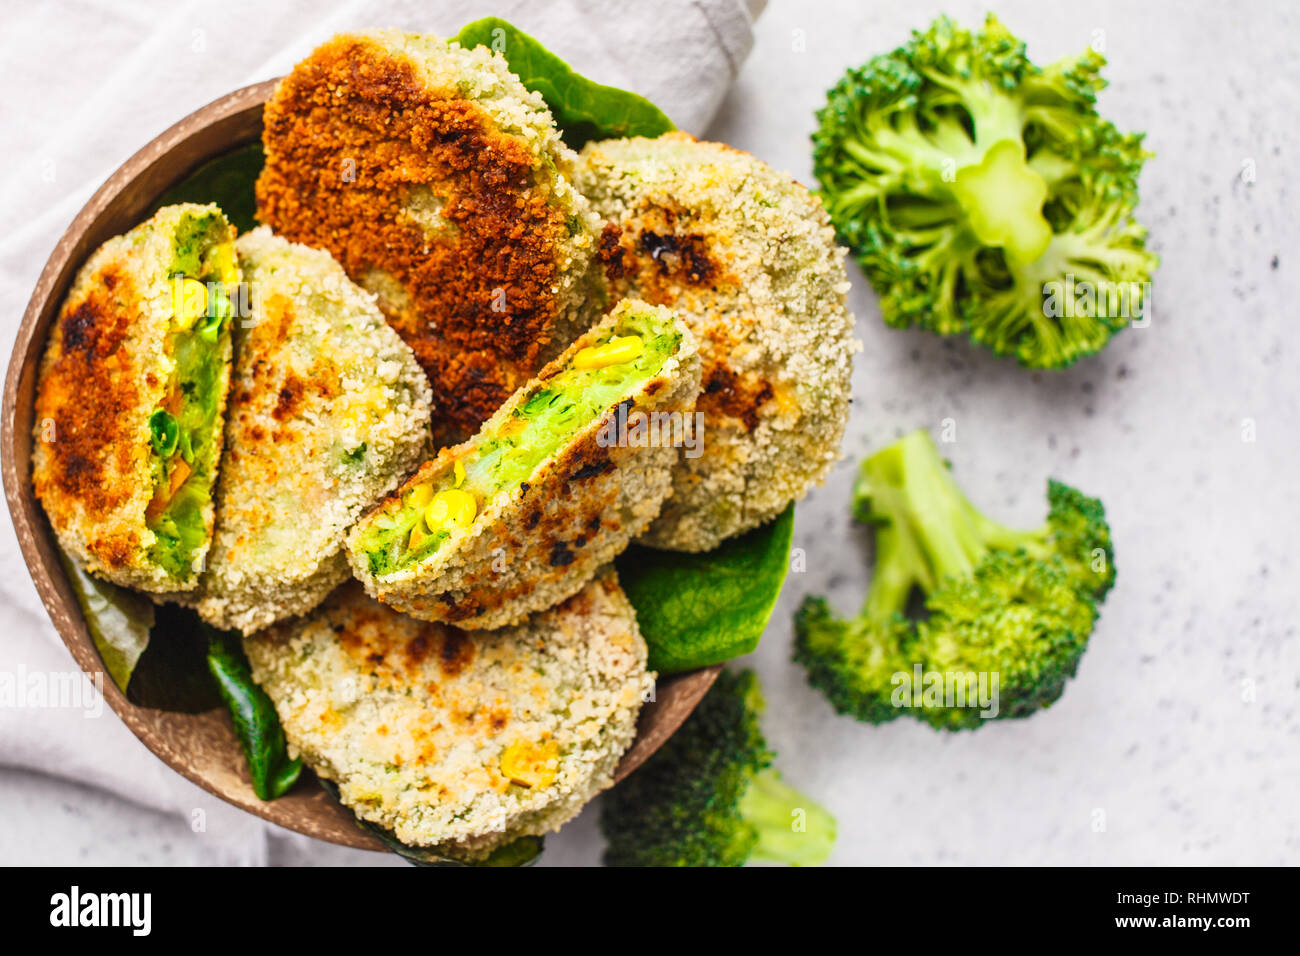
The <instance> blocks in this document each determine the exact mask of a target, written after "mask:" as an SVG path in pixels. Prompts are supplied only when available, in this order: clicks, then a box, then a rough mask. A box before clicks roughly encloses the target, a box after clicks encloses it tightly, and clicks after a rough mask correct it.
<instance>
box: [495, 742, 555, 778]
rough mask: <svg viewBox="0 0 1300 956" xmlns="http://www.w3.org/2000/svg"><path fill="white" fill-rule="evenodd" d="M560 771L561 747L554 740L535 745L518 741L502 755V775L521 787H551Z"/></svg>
mask: <svg viewBox="0 0 1300 956" xmlns="http://www.w3.org/2000/svg"><path fill="white" fill-rule="evenodd" d="M559 769H560V745H559V744H557V743H556V742H555V741H554V740H548V741H546V742H545V743H541V744H534V743H530V742H529V741H527V740H518V741H516V742H515V743H513V744H511V745H510V746H509V747H507V748H506V752H505V753H503V754H502V755H501V773H502V774H504V775H505V776H506V778H507V779H508V780H509V781H510V782H511V783H513V784H518V785H519V786H521V787H529V788H530V789H531V788H538V787H549V786H550V785H551V784H553V783H555V778H556V776H557V775H558V774H559Z"/></svg>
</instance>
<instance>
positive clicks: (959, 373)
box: [0, 0, 1300, 865]
mask: <svg viewBox="0 0 1300 956" xmlns="http://www.w3.org/2000/svg"><path fill="white" fill-rule="evenodd" d="M986 6H992V7H994V8H995V9H996V10H997V12H998V13H999V15H1000V16H1001V17H1002V19H1003V20H1004V22H1006V23H1007V25H1008V26H1010V27H1011V28H1012V29H1013V30H1014V31H1016V32H1017V33H1019V34H1020V35H1021V36H1023V37H1025V38H1026V39H1027V40H1028V41H1029V44H1030V53H1031V55H1032V56H1034V57H1035V58H1036V59H1038V60H1040V61H1047V60H1051V59H1054V58H1056V57H1057V56H1060V55H1063V54H1065V53H1067V52H1074V51H1076V50H1077V49H1080V48H1082V47H1083V46H1085V45H1086V44H1088V43H1089V42H1091V41H1092V40H1093V38H1094V31H1096V30H1103V31H1104V35H1105V43H1106V51H1107V54H1108V56H1109V57H1110V59H1111V61H1112V62H1111V66H1110V67H1109V68H1108V69H1107V74H1106V75H1107V76H1108V77H1109V78H1110V80H1111V83H1112V85H1111V87H1110V89H1109V90H1107V91H1106V92H1105V93H1103V94H1102V101H1101V102H1102V110H1103V112H1104V113H1106V114H1107V115H1108V116H1110V117H1111V118H1113V119H1114V120H1115V121H1116V122H1117V123H1119V124H1120V125H1121V126H1125V127H1134V128H1141V129H1146V130H1147V131H1148V134H1149V136H1148V143H1149V145H1150V147H1151V148H1152V149H1153V150H1154V151H1155V152H1156V153H1157V154H1158V156H1157V158H1156V159H1155V160H1154V161H1153V162H1152V163H1150V164H1149V165H1148V166H1147V169H1146V172H1145V173H1144V176H1143V193H1142V194H1143V197H1144V201H1143V203H1142V206H1141V208H1140V210H1139V214H1140V217H1141V218H1142V219H1143V220H1144V221H1145V222H1146V224H1147V225H1148V226H1149V228H1150V230H1151V233H1152V245H1153V246H1154V248H1155V249H1156V250H1157V251H1159V252H1160V254H1161V255H1162V256H1163V257H1164V264H1163V266H1162V267H1161V269H1160V271H1159V273H1158V275H1157V280H1156V287H1155V294H1154V304H1155V313H1154V320H1153V322H1152V324H1151V326H1150V327H1149V328H1146V329H1138V330H1129V331H1127V332H1125V333H1123V334H1122V335H1121V336H1120V337H1119V338H1118V339H1116V340H1115V341H1114V342H1113V343H1112V344H1111V345H1110V347H1109V348H1108V349H1107V350H1106V351H1105V352H1104V353H1103V354H1102V355H1101V356H1100V357H1098V358H1095V359H1091V360H1087V361H1085V362H1083V363H1081V364H1079V365H1078V366H1077V367H1075V368H1073V369H1071V370H1070V371H1068V372H1065V373H1063V374H1056V375H1031V374H1028V373H1025V372H1024V371H1022V370H1020V369H1018V368H1016V367H1015V366H1013V365H1010V364H1008V363H1006V362H1004V361H1000V360H997V359H993V358H991V357H988V356H987V355H985V354H983V353H979V352H976V351H973V350H972V349H971V348H969V347H967V346H966V345H964V344H962V343H945V342H941V341H939V340H937V339H935V338H933V337H930V336H928V335H925V334H921V333H904V332H898V331H892V330H888V329H886V328H885V327H884V326H883V325H882V324H881V322H880V319H879V314H878V311H877V309H876V306H875V299H874V295H873V294H872V293H871V291H870V290H869V288H868V286H867V285H866V283H865V282H864V281H863V280H862V279H861V276H860V275H859V274H857V273H856V271H854V273H853V278H854V282H855V288H854V293H853V306H854V310H855V312H856V313H857V315H858V320H859V335H860V337H861V338H862V340H863V341H864V343H865V345H866V351H865V353H864V354H862V355H861V356H859V358H858V362H857V368H856V375H855V392H854V395H855V399H854V401H855V406H854V413H853V419H852V422H851V426H850V435H849V437H848V439H847V441H846V448H845V451H846V455H847V456H848V458H849V461H850V462H853V461H856V460H857V459H859V458H860V457H861V456H862V455H863V454H864V453H866V452H868V451H869V450H870V449H873V448H875V447H877V446H879V445H881V444H883V443H885V442H887V441H889V440H890V439H892V438H893V437H895V436H896V435H898V434H901V433H902V432H903V431H905V430H908V429H910V428H913V427H917V426H929V427H932V428H936V429H937V428H938V426H939V423H940V422H941V421H942V420H943V419H945V418H951V419H953V420H954V422H955V426H956V434H957V439H958V440H957V441H956V442H955V443H954V444H952V445H948V446H945V447H944V451H945V453H946V454H947V455H948V456H949V457H950V458H951V459H952V461H953V463H954V466H955V468H956V473H957V475H958V477H959V479H960V480H961V482H962V484H963V486H964V487H965V488H966V489H967V491H968V492H969V493H970V495H971V497H972V498H973V499H974V500H975V501H976V502H977V503H978V504H980V505H981V506H983V507H985V508H986V509H987V510H989V511H990V512H992V513H993V514H995V515H996V516H998V517H1001V518H1004V519H1006V520H1008V521H1019V522H1022V523H1025V524H1031V523H1035V522H1037V520H1038V519H1039V518H1040V517H1041V515H1042V513H1043V510H1044V505H1043V499H1042V492H1043V486H1044V481H1045V479H1046V477H1047V476H1049V475H1054V476H1058V477H1060V478H1062V479H1065V480H1067V481H1069V482H1071V483H1073V484H1076V485H1077V486H1079V487H1080V488H1082V489H1084V490H1086V491H1088V492H1089V493H1092V494H1096V495H1098V496H1100V497H1101V498H1102V499H1103V500H1104V501H1105V503H1106V506H1107V511H1108V515H1109V517H1110V520H1111V524H1112V529H1113V532H1114V537H1115V543H1116V557H1117V566H1118V569H1119V581H1118V585H1117V587H1116V588H1115V590H1114V591H1113V592H1112V594H1111V596H1110V598H1109V601H1108V602H1107V604H1106V606H1105V609H1104V613H1103V616H1102V619H1101V621H1100V624H1099V627H1098V630H1097V632H1096V634H1095V635H1094V638H1093V643H1092V647H1091V648H1090V650H1089V652H1088V654H1087V655H1086V657H1085V658H1084V661H1083V664H1082V667H1081V669H1080V672H1079V676H1078V677H1077V678H1076V679H1075V680H1074V681H1073V682H1072V683H1071V685H1070V686H1069V688H1068V689H1067V691H1066V693H1065V696H1064V698H1063V699H1062V700H1061V701H1060V703H1058V704H1057V705H1056V706H1055V707H1053V708H1052V709H1051V710H1049V711H1046V712H1043V713H1041V714H1038V715H1036V716H1035V717H1033V718H1031V719H1028V720H1022V721H1007V722H997V723H994V724H991V725H990V726H987V727H985V728H982V729H981V730H980V731H978V732H977V733H974V734H962V735H942V734H939V733H937V732H935V731H932V730H930V729H929V728H927V727H925V726H923V725H921V724H919V723H917V722H914V721H907V720H900V721H897V722H895V723H893V724H890V725H886V726H883V727H879V728H873V727H868V726H865V725H859V724H856V723H854V722H853V721H851V720H849V719H847V718H840V717H836V716H835V715H834V714H833V713H832V712H831V710H830V708H829V707H828V706H827V705H826V704H825V702H824V701H823V700H822V699H821V698H820V697H819V696H818V695H817V694H816V693H814V692H813V691H812V690H810V689H809V688H808V687H807V685H806V683H805V682H804V677H803V674H802V671H801V670H799V669H798V668H797V667H796V666H795V665H793V664H791V663H790V662H789V646H790V627H789V620H790V614H791V612H792V611H793V609H794V608H795V607H796V606H797V604H798V602H799V600H800V599H801V598H802V596H803V595H804V594H806V593H811V592H819V593H829V595H830V596H831V598H832V601H833V602H834V603H835V604H836V605H837V606H838V607H839V608H840V609H841V610H843V611H848V610H851V609H852V608H853V607H854V606H855V605H856V604H857V603H858V602H859V601H860V600H861V597H862V595H863V592H864V589H865V584H866V580H867V567H866V563H865V558H866V553H865V550H864V547H863V544H864V541H863V539H862V538H861V537H860V536H859V535H858V534H857V533H856V532H854V531H853V530H852V529H851V528H850V526H849V522H848V517H847V509H846V502H847V495H848V489H849V486H850V484H851V479H852V467H851V464H849V463H846V464H845V465H843V466H842V467H841V468H840V469H839V470H838V471H837V473H836V474H835V476H834V477H833V479H832V480H831V481H830V482H829V483H828V485H827V487H825V488H824V489H821V490H819V491H818V492H816V493H815V494H814V495H813V496H812V497H811V498H810V499H809V500H808V502H807V503H806V504H805V505H803V506H802V507H801V509H800V510H799V512H798V523H797V530H796V537H797V540H796V545H797V546H799V547H802V548H804V549H805V550H806V552H807V557H808V569H807V571H806V573H804V574H801V575H794V576H792V577H791V579H790V581H789V583H788V585H787V588H786V592H785V594H784V595H783V598H782V600H781V603H780V605H779V607H778V609H777V612H776V615H775V617H774V619H773V623H772V625H771V627H770V629H769V631H768V633H767V635H766V636H765V638H764V642H763V645H762V647H761V648H760V650H759V651H758V653H757V654H756V655H755V659H754V663H755V665H756V666H757V667H758V669H759V671H760V672H761V674H762V677H763V679H764V681H765V684H766V687H767V690H768V697H769V711H768V717H767V727H768V733H769V738H770V740H771V742H772V744H773V745H774V746H775V748H776V749H777V750H778V751H780V752H781V753H782V755H783V756H782V757H781V759H780V761H779V763H780V766H781V767H782V769H783V770H784V772H785V774H786V777H787V779H788V780H790V781H791V782H793V783H795V784H797V785H798V786H800V787H801V788H802V789H804V790H806V791H807V792H808V793H810V794H812V795H814V796H817V797H819V798H820V799H821V800H823V802H825V803H826V804H827V805H828V806H829V807H830V808H831V809H832V810H833V811H834V812H835V813H836V815H837V816H838V818H839V820H840V826H841V837H840V841H839V845H838V848H837V852H836V855H835V857H834V862H838V863H874V864H936V863H984V864H1001V863H1028V864H1036V863H1042V864H1056V863H1111V864H1144V863H1167V864H1184V863H1188V864H1191V863H1271V864H1282V863H1290V864H1295V863H1300V801H1297V799H1296V787H1297V782H1298V781H1300V709H1298V708H1297V695H1298V693H1300V644H1298V642H1297V630H1296V629H1297V619H1298V617H1300V614H1298V612H1300V575H1298V574H1297V561H1296V559H1295V557H1294V549H1295V547H1296V545H1295V541H1294V535H1295V532H1296V531H1297V529H1300V493H1298V492H1297V484H1296V475H1297V472H1298V471H1300V467H1298V466H1300V453H1298V452H1297V444H1296V440H1295V437H1294V430H1295V428H1296V424H1297V422H1300V386H1298V385H1297V356H1298V355H1300V339H1298V335H1297V331H1296V322H1297V316H1296V303H1297V302H1300V226H1298V225H1297V222H1298V221H1300V217H1297V215H1296V213H1297V209H1296V202H1295V199H1294V180H1293V175H1294V173H1293V171H1294V169H1295V167H1296V154H1297V151H1298V150H1300V134H1297V131H1296V126H1295V118H1296V116H1298V115H1300V66H1298V65H1297V64H1298V62H1300V61H1298V60H1297V55H1296V53H1295V51H1294V37H1295V36H1296V26H1297V14H1296V13H1295V12H1294V11H1293V10H1292V9H1288V7H1287V5H1286V4H1282V3H1277V4H1270V5H1266V4H1252V5H1251V9H1250V11H1249V12H1245V11H1243V10H1240V9H1233V10H1228V9H1227V8H1224V7H1222V6H1221V5H1218V4H1212V3H1208V2H1185V3H1174V2H1156V3H1142V4H1137V3H1131V4H1130V3H1125V4H1121V3H1111V2H1092V3H1088V4H1074V3H1042V2H1031V0H1017V2H997V3H992V4H987V5H986V4H977V3H967V2H953V3H949V4H945V5H944V6H943V8H942V9H943V10H945V11H947V12H948V13H950V14H952V15H954V16H956V17H957V18H959V19H962V20H964V21H966V22H968V23H970V22H974V21H975V20H977V19H978V18H981V17H982V16H983V10H984V9H985V7H986ZM939 9H940V8H938V7H929V6H928V5H927V6H925V7H918V6H915V5H906V8H905V5H902V4H890V3H884V2H870V3H866V2H862V0H843V2H836V3H830V2H826V3H809V2H791V0H773V2H772V3H771V4H770V6H769V8H768V10H767V11H766V13H764V15H763V17H762V19H761V20H760V21H759V26H758V42H757V45H756V47H755V50H754V53H753V54H752V55H751V57H750V60H749V62H748V63H747V65H746V67H745V69H744V71H743V73H742V75H741V79H740V81H739V83H738V84H737V85H736V87H735V88H734V90H733V91H732V93H731V95H730V97H729V98H728V100H727V102H726V103H725V104H724V107H723V114H722V118H721V119H720V121H719V122H718V123H717V124H716V125H715V127H714V128H713V129H712V130H711V134H712V135H713V137H714V138H717V139H722V140H725V141H727V142H730V143H732V144H733V145H735V146H738V147H740V148H742V149H748V150H751V151H752V152H754V153H755V154H757V155H758V156H760V157H761V158H763V159H765V160H767V161H769V162H771V163H772V164H773V165H775V166H777V167H778V168H782V169H787V170H789V171H791V172H792V173H793V174H794V175H795V176H796V178H798V179H800V180H801V181H804V182H808V181H809V180H810V176H811V170H810V157H809V146H808V138H807V137H808V133H809V132H810V130H811V128H812V124H813V118H812V111H813V110H814V109H815V108H816V107H817V106H818V105H819V104H820V102H821V98H822V93H823V91H824V90H825V88H826V87H827V86H828V85H829V84H830V83H832V82H833V81H834V80H835V78H836V77H837V76H838V74H839V73H840V72H841V70H842V69H843V68H844V67H845V66H847V65H849V64H852V63H857V62H859V61H861V60H863V59H865V58H866V57H867V56H868V55H870V54H872V53H874V52H878V51H882V50H886V49H890V48H892V47H894V46H896V45H897V44H898V43H899V42H901V41H902V40H903V39H904V38H905V35H906V32H907V30H908V29H909V28H910V27H913V26H922V25H924V24H925V23H926V22H928V19H929V17H930V16H931V14H932V13H935V12H938V10H939ZM795 31H802V33H801V34H797V33H796V32H795ZM799 39H802V41H803V44H804V49H803V51H802V52H800V51H799V50H798V49H797V47H798V45H799V44H798V42H797V41H798V40H799ZM1246 161H1251V162H1253V164H1254V169H1255V181H1254V182H1253V184H1247V183H1245V182H1243V181H1242V177H1241V171H1242V168H1243V163H1245V162H1246ZM1246 419H1250V420H1252V421H1253V422H1254V427H1255V432H1256V440H1255V441H1254V442H1246V441H1243V440H1242V430H1243V421H1244V420H1246ZM594 817H595V814H594V812H592V811H591V810H589V811H588V812H587V813H586V814H585V815H584V816H583V817H582V818H580V819H579V820H578V821H576V822H575V823H573V824H571V825H570V826H569V827H568V828H567V829H566V830H565V831H564V832H563V833H561V834H560V835H559V836H557V837H554V838H552V839H551V841H550V845H549V850H548V855H547V859H546V863H547V864H552V865H553V864H562V863H594V862H596V861H597V860H598V858H599V851H600V840H599V835H598V832H597V830H596V827H595V819H594ZM1101 819H1104V829H1101V830H1100V831H1099V830H1098V829H1097V826H1096V824H1097V822H1098V820H1101ZM203 839H204V837H203V835H201V834H195V833H193V832H191V830H190V828H189V827H188V826H187V825H186V824H185V823H184V822H181V821H177V820H176V819H175V818H164V817H162V816H161V815H158V814H155V813H153V812H150V811H145V810H142V809H139V808H137V807H133V806H131V805H128V804H126V803H124V802H122V801H120V800H117V799H116V798H113V797H110V796H107V795H105V794H102V793H100V792H97V791H90V790H86V789H82V788H80V787H77V786H75V785H73V784H68V783H64V782H60V781H55V780H53V779H51V778H46V777H38V776H32V775H29V774H26V773H21V772H18V771H4V772H0V860H3V861H5V862H33V863H35V862H45V863H53V862H67V863H77V862H87V863H110V862H122V863H187V862H192V861H195V860H198V859H204V858H205V857H204V854H203V847H202V845H201V844H202V840H203ZM261 861H267V862H291V863H305V862H318V863H343V862H346V863H354V864H360V863H386V862H391V858H385V857H381V856H378V855H374V854H364V853H359V852H353V851H344V850H340V849H337V848H332V847H327V846H324V845H320V844H312V843H311V842H310V841H307V840H305V839H302V838H298V837H295V836H293V835H288V834H283V833H282V832H275V833H272V834H269V835H268V836H267V837H266V841H265V847H264V853H260V854H257V855H256V856H255V858H254V859H250V860H248V862H261Z"/></svg>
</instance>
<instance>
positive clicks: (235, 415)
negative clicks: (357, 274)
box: [197, 226, 430, 634]
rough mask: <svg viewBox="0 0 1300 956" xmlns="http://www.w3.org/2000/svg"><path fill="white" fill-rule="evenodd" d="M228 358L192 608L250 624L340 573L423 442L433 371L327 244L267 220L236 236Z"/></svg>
mask: <svg viewBox="0 0 1300 956" xmlns="http://www.w3.org/2000/svg"><path fill="white" fill-rule="evenodd" d="M235 248H236V250H237V252H238V254H239V266H240V269H241V271H242V272H243V275H244V280H245V282H247V284H248V291H249V304H250V306H251V309H250V314H249V315H248V316H247V317H246V318H244V319H242V320H241V321H240V322H238V323H237V324H236V328H235V331H234V337H235V366H234V371H233V373H232V381H231V389H230V404H229V407H228V413H227V421H226V448H225V457H224V459H223V461H222V465H221V480H220V482H219V483H218V486H217V527H216V533H215V536H214V538H213V543H212V551H211V553H210V555H209V558H208V566H207V570H206V571H205V573H204V575H203V578H202V581H201V585H200V587H201V594H200V600H199V601H198V603H197V610H198V612H199V614H200V615H201V616H202V617H203V618H204V620H206V621H208V622H209V623H211V624H214V625H215V626H217V627H219V628H222V629H237V630H240V631H243V632H244V633H245V634H248V633H251V632H253V631H254V630H257V629H258V628H262V627H265V626H267V625H268V624H270V623H272V622H273V621H276V620H280V619H282V618H285V617H290V616H292V615H295V614H302V613H304V612H306V611H309V610H311V609H312V608H313V607H315V606H316V605H317V604H319V603H320V602H321V601H322V600H324V599H325V597H326V595H328V594H329V592H330V591H331V590H333V589H334V587H335V586H336V585H337V584H339V582H341V581H342V580H343V579H344V578H346V577H347V574H348V570H347V567H348V566H347V559H346V558H345V557H344V556H343V537H344V534H345V533H346V531H347V529H348V528H349V527H350V526H351V525H352V524H353V522H355V521H356V520H357V518H359V517H360V516H361V514H362V512H363V511H365V510H366V509H367V508H369V507H370V506H371V505H373V504H374V503H375V502H376V501H377V500H379V499H380V498H381V497H383V495H384V494H386V493H387V492H389V491H391V490H392V489H393V488H394V487H396V486H397V484H398V483H399V482H400V481H401V480H402V479H403V478H405V477H406V476H407V475H408V474H409V473H410V472H411V471H412V470H414V469H415V467H416V466H417V465H418V464H419V463H420V461H421V460H422V459H423V457H424V456H425V454H426V453H427V450H428V438H429V401H430V400H429V383H428V381H427V380H426V379H425V377H424V372H422V371H421V370H420V366H419V365H418V364H417V363H416V361H415V356H414V355H412V354H411V350H410V349H409V348H407V347H406V345H405V344H404V343H403V342H402V340H401V339H400V338H398V336H397V333H396V332H394V331H393V330H392V329H390V328H389V327H388V325H387V324H386V323H385V322H384V317H383V315H381V314H380V312H379V309H378V308H377V307H376V306H375V303H374V297H373V296H371V295H369V294H367V293H365V292H363V291H362V290H361V289H359V288H357V287H356V286H355V285H353V284H352V282H351V281H350V280H349V279H348V277H347V275H346V274H345V273H344V272H343V269H342V268H341V267H340V266H339V265H338V263H336V262H335V261H334V260H333V259H332V258H330V254H329V253H328V252H325V251H323V250H320V249H309V248H308V247H306V246H302V245H297V244H295V243H291V242H288V241H287V240H284V239H281V238H279V237H278V236H274V235H272V234H271V231H270V230H269V229H267V228H266V227H265V226H263V227H261V228H259V229H255V230H254V231H253V232H250V233H248V234H247V235H244V236H241V237H240V238H239V241H238V242H237V243H236V246H235Z"/></svg>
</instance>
